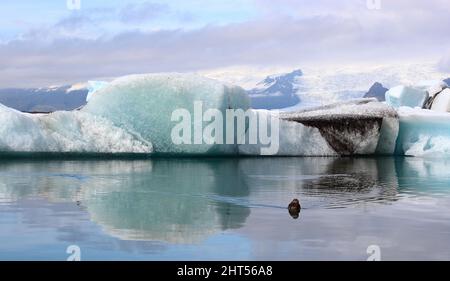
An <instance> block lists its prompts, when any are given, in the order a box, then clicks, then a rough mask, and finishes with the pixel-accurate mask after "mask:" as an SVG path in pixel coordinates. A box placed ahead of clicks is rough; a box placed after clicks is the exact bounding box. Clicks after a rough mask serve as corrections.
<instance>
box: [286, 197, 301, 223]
mask: <svg viewBox="0 0 450 281" xmlns="http://www.w3.org/2000/svg"><path fill="white" fill-rule="evenodd" d="M301 209H302V207H301V206H300V201H299V200H298V199H294V200H292V202H291V203H290V204H289V206H288V210H289V214H290V215H291V217H292V218H294V219H298V218H299V217H300V210H301Z"/></svg>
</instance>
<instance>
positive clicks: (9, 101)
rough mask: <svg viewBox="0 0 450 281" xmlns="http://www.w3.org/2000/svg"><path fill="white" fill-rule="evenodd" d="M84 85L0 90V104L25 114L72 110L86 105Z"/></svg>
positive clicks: (86, 91)
mask: <svg viewBox="0 0 450 281" xmlns="http://www.w3.org/2000/svg"><path fill="white" fill-rule="evenodd" d="M87 93H88V90H87V88H86V87H85V86H84V85H67V86H56V87H48V88H32V89H0V103H1V104H3V105H6V106H8V107H11V108H14V109H17V110H19V111H25V112H52V111H56V110H73V109H76V108H78V107H80V106H82V105H84V104H85V103H86V95H87Z"/></svg>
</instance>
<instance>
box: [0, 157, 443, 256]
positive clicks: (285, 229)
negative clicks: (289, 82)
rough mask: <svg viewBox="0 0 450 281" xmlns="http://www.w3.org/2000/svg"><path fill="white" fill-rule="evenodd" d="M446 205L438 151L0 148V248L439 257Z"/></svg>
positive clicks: (60, 252) (9, 251)
mask: <svg viewBox="0 0 450 281" xmlns="http://www.w3.org/2000/svg"><path fill="white" fill-rule="evenodd" d="M293 198H298V199H300V201H301V204H302V207H303V209H302V211H301V213H300V217H299V218H298V219H293V218H292V217H291V216H290V215H289V213H288V210H287V205H288V204H289V202H290V201H291V200H292V199H293ZM449 210H450V160H445V159H420V158H403V157H401V158H395V157H377V158H242V159H235V158H179V159H177V158H170V159H158V158H155V159H141V160H129V159H128V160H126V159H118V160H111V159H110V160H102V161H94V160H80V159H78V160H77V159H72V160H57V159H54V160H48V159H47V160H27V159H10V160H5V159H3V160H1V161H0V260H57V261H58V260H60V261H64V260H66V259H67V258H68V257H69V255H70V254H67V253H66V250H67V248H68V247H69V246H71V245H76V246H77V247H79V249H80V251H81V252H80V253H81V256H80V258H81V259H82V260H362V261H363V260H366V259H367V258H368V257H369V256H370V254H368V253H367V248H368V247H369V246H371V245H376V246H378V247H379V249H380V251H381V252H380V253H381V259H382V260H402V259H406V260H440V259H447V260H448V259H450V212H449Z"/></svg>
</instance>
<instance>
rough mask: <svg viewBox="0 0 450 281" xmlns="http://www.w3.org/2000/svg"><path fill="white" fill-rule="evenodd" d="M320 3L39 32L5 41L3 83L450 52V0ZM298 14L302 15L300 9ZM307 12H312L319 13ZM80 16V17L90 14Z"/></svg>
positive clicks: (0, 63) (0, 58)
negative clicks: (222, 17)
mask: <svg viewBox="0 0 450 281" xmlns="http://www.w3.org/2000/svg"><path fill="white" fill-rule="evenodd" d="M310 2H311V1H300V0H299V1H293V0H286V1H285V2H283V3H284V5H286V6H285V7H284V9H281V10H280V9H279V8H275V7H277V6H276V5H275V4H270V3H272V2H267V3H266V4H262V2H260V1H258V5H262V6H263V7H264V11H263V12H261V16H260V17H257V18H255V19H254V20H248V21H245V22H238V23H232V24H224V25H208V26H205V27H202V28H197V29H189V30H188V29H182V28H180V29H171V30H159V31H153V32H145V31H140V30H139V29H137V30H134V31H130V30H125V31H123V32H121V33H120V34H117V35H115V36H109V37H105V36H97V37H89V36H87V37H77V36H72V37H70V36H65V37H64V36H61V37H56V38H54V39H53V40H41V39H40V36H37V35H36V36H33V37H29V38H23V39H22V40H16V41H11V42H9V43H8V44H4V45H0V88H4V87H9V86H21V87H23V86H45V85H50V84H62V83H74V82H80V81H86V80H89V79H96V78H101V77H115V76H120V75H125V74H130V73H143V72H164V71H178V72H183V71H197V70H202V69H208V68H217V67H226V66H233V65H263V66H268V65H295V66H297V67H302V65H304V64H309V65H311V64H313V65H314V64H320V63H346V64H347V63H353V62H358V63H359V62H374V63H378V62H386V61H390V60H405V61H414V60H418V59H436V60H437V58H436V57H437V54H442V53H444V51H445V50H448V49H450V37H448V36H445V34H448V26H450V17H448V14H449V13H450V6H449V5H448V4H447V1H446V0H445V1H440V0H430V1H428V2H427V3H431V4H426V3H424V2H423V1H405V0H397V1H389V2H386V1H383V6H382V10H376V11H373V10H369V9H367V7H366V6H365V1H346V3H347V4H346V5H344V4H338V3H336V2H338V1H325V0H318V1H315V2H314V4H311V3H310ZM318 2H320V3H321V4H320V3H318ZM340 2H341V1H339V3H340ZM385 2H386V3H385ZM393 2H395V3H394V4H393ZM296 3H300V4H303V5H304V6H301V5H300V4H296ZM384 3H385V4H384ZM288 4H289V5H291V6H288ZM327 4H329V5H331V6H330V7H328V6H326V5H327ZM296 5H297V6H296ZM321 5H322V6H321ZM258 7H259V6H258ZM271 7H274V11H273V12H272V13H271V9H270V8H271ZM320 7H322V10H321V9H320ZM161 9H162V10H164V8H161ZM276 9H277V10H276ZM132 10H134V9H129V10H128V12H130V11H132ZM143 10H146V9H137V10H135V12H133V13H132V12H130V15H131V14H133V15H134V16H131V18H134V19H136V20H137V19H147V18H149V17H151V15H150V14H146V13H144V12H142V13H141V12H140V11H143ZM160 11H161V10H160ZM297 11H299V14H300V15H296V12H297ZM307 11H312V13H311V15H308V14H307ZM91 19H92V17H91ZM72 20H73V21H74V23H76V22H77V20H81V21H83V20H86V19H77V18H74V19H72ZM60 24H61V23H60ZM71 24H72V22H71V21H69V22H63V23H62V24H61V25H63V26H71ZM443 64H445V61H444V63H443Z"/></svg>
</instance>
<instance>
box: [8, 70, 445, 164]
mask: <svg viewBox="0 0 450 281" xmlns="http://www.w3.org/2000/svg"><path fill="white" fill-rule="evenodd" d="M422 84H423V85H419V86H416V87H414V88H413V87H406V86H399V87H395V88H392V89H391V90H389V91H388V92H387V93H386V98H387V102H386V103H383V102H379V101H377V100H376V99H374V98H363V99H356V100H352V101H346V102H340V103H335V104H331V105H327V106H321V107H317V108H312V109H307V110H302V111H295V112H281V113H278V112H277V111H270V110H255V109H251V108H250V100H249V97H248V95H247V93H246V92H245V90H243V89H242V88H240V87H236V86H232V85H227V84H223V83H221V82H218V81H216V80H212V79H208V78H204V77H201V76H198V75H195V74H176V73H168V74H143V75H131V76H125V77H122V78H119V79H116V80H114V81H112V82H111V83H107V82H101V81H97V82H90V95H89V98H88V100H89V101H88V102H87V104H86V105H85V106H84V107H82V108H80V109H78V110H74V111H57V112H53V113H50V114H29V113H24V112H20V111H17V110H14V109H12V108H9V107H6V106H4V105H1V104H0V120H1V122H0V152H2V153H4V152H6V153H8V152H31V153H34V152H40V153H108V154H120V153H127V154H130V153H131V154H144V155H150V154H152V155H172V154H175V155H249V156H260V155H262V154H264V153H262V150H263V149H267V147H268V145H267V143H263V142H262V140H261V138H260V139H259V140H258V141H257V142H256V143H252V142H244V143H242V142H239V141H236V140H237V139H238V140H239V139H241V140H242V139H245V141H247V140H250V139H251V136H252V135H251V134H252V133H251V131H252V130H250V129H251V128H253V127H252V124H253V123H251V120H252V117H256V118H254V119H256V120H259V121H258V122H261V120H266V121H268V120H269V119H270V120H271V122H266V123H265V126H266V127H265V128H264V131H265V133H266V134H269V133H271V134H276V135H277V136H279V138H278V139H277V144H276V148H277V151H276V154H275V155H278V156H346V155H380V154H382V155H394V154H397V155H407V156H419V157H436V156H448V155H450V125H449V124H450V114H449V113H447V112H438V111H448V110H449V109H450V106H449V104H450V90H449V89H446V88H447V87H448V86H447V84H443V83H435V81H433V82H430V83H422ZM428 96H431V98H432V99H428V100H427V101H426V102H427V104H429V103H430V100H431V103H430V104H431V109H432V110H427V109H421V108H414V107H417V106H418V107H421V106H422V105H423V104H424V103H425V99H427V97H428ZM433 98H434V99H433ZM197 101H199V102H201V104H202V107H201V108H200V111H201V113H204V112H207V111H208V110H210V109H211V110H215V112H218V113H219V114H222V116H226V115H227V112H228V110H230V109H235V110H241V111H242V112H244V111H245V112H246V113H245V114H246V115H244V120H245V125H244V126H242V127H244V130H243V131H241V133H242V134H241V135H239V133H240V132H238V131H237V130H238V129H239V128H234V130H235V131H234V133H235V134H234V136H235V137H236V139H235V141H234V142H232V143H229V144H223V143H220V142H211V143H208V142H207V143H205V142H204V139H203V142H201V143H199V144H188V143H182V144H176V143H175V142H174V141H173V135H172V134H173V129H174V126H175V125H176V120H174V118H173V113H174V112H175V111H177V110H179V109H180V110H183V112H185V113H187V114H188V115H194V116H195V114H196V112H197V108H196V102H197ZM421 104H422V105H421ZM404 105H408V106H404ZM247 115H248V116H247ZM203 118H204V116H203V117H202V119H201V120H202V122H207V120H205V119H203ZM245 118H248V120H247V119H245ZM194 119H195V118H194ZM272 120H275V121H276V122H272ZM227 121H228V119H223V120H221V121H219V123H220V124H221V125H223V128H225V127H227V125H228V124H225V123H226V122H227ZM221 122H223V124H222V123H221ZM197 125H198V124H197V123H196V121H195V120H194V121H192V120H191V119H189V122H188V123H187V127H188V128H189V129H190V130H191V131H192V132H195V131H196V128H197ZM275 125H277V127H274V126H275ZM278 125H279V126H278ZM235 127H236V126H235ZM237 127H239V126H237ZM263 127H264V126H263ZM241 129H242V128H241ZM202 132H203V131H202ZM278 132H279V134H278ZM194 138H195V137H194ZM266 140H267V139H266ZM194 143H195V142H194ZM271 144H272V143H271ZM271 144H270V145H271Z"/></svg>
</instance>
